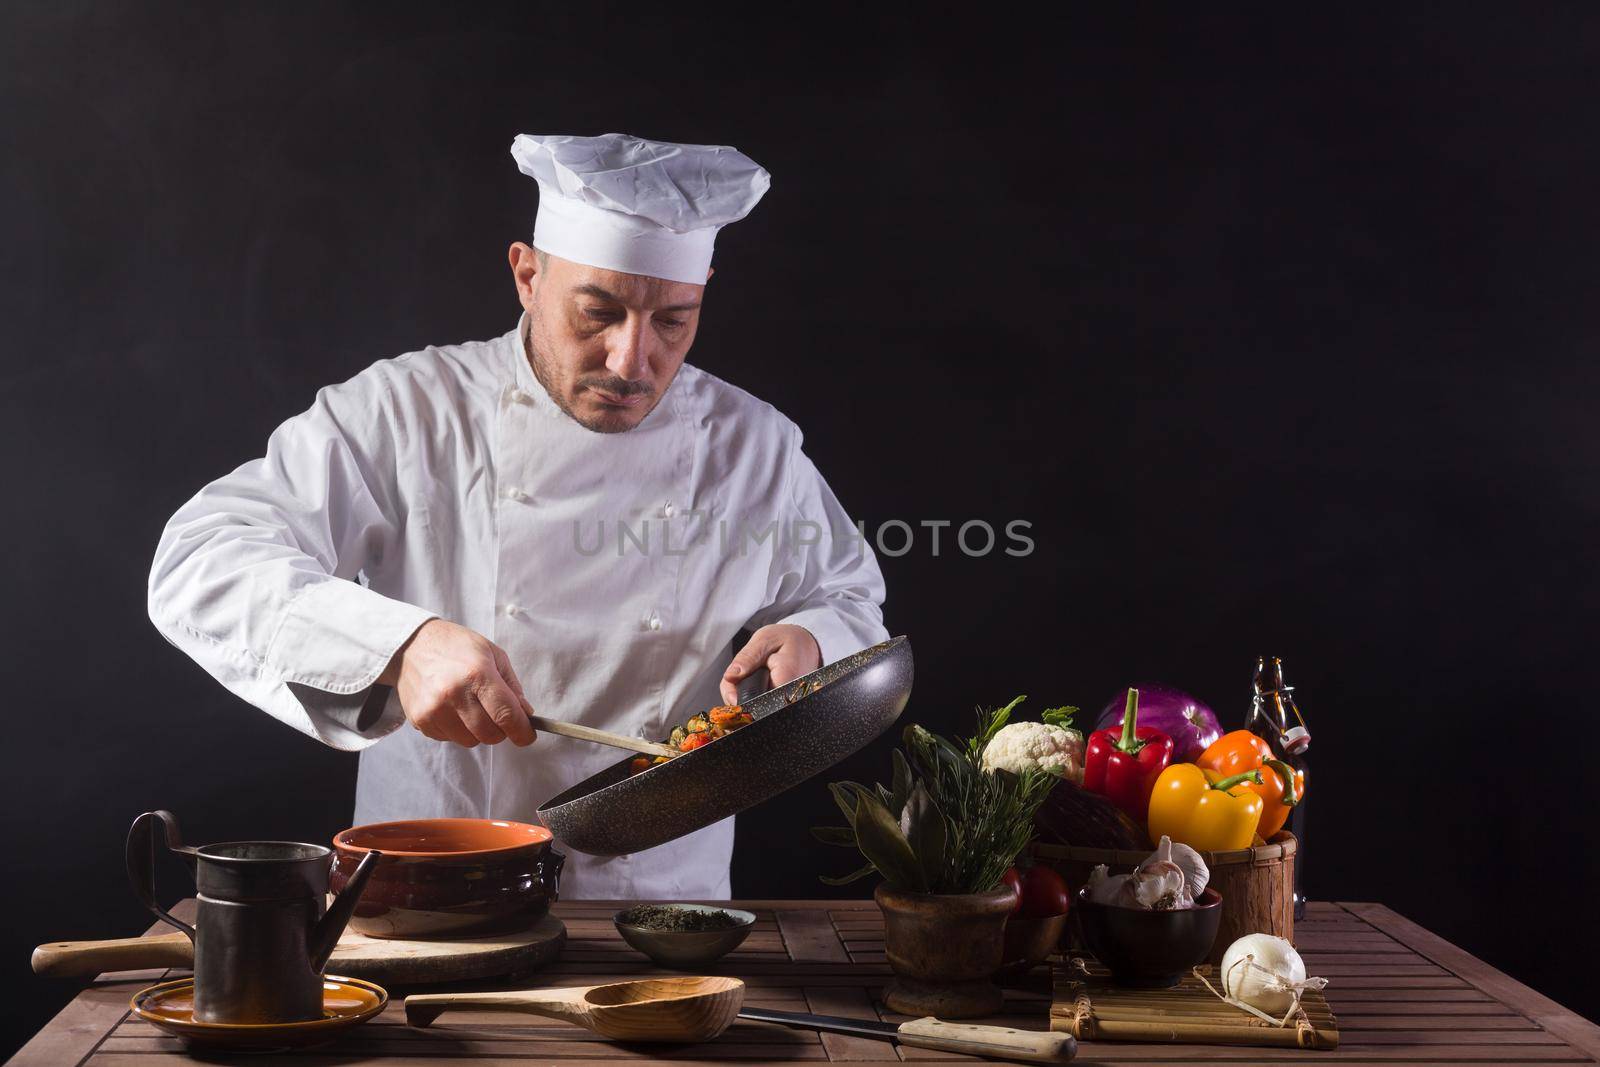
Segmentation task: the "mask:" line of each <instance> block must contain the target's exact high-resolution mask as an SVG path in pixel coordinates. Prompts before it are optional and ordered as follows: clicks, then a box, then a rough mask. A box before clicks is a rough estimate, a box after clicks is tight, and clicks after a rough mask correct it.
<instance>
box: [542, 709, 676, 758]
mask: <svg viewBox="0 0 1600 1067" xmlns="http://www.w3.org/2000/svg"><path fill="white" fill-rule="evenodd" d="M528 721H529V722H531V723H533V728H534V729H535V730H548V731H549V732H550V733H553V734H559V735H561V736H562V737H571V738H574V739H576V740H578V741H593V742H594V743H595V744H597V745H610V746H611V747H612V748H625V749H627V750H628V751H629V752H643V753H644V754H645V755H647V756H681V755H683V753H681V752H679V751H678V750H677V749H675V748H673V747H672V746H671V745H663V744H661V743H660V742H657V741H646V740H645V739H644V738H642V737H627V736H625V735H623V734H613V733H610V732H608V731H605V730H596V729H595V728H594V727H592V726H579V725H578V724H577V723H575V722H562V721H561V720H560V719H547V718H545V717H544V716H543V715H529V716H528Z"/></svg>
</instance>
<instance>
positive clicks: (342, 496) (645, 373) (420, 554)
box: [149, 134, 887, 899]
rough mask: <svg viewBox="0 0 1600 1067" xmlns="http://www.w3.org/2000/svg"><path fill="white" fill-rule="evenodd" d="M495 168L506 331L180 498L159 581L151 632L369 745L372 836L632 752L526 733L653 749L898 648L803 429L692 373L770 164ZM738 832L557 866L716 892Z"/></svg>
mask: <svg viewBox="0 0 1600 1067" xmlns="http://www.w3.org/2000/svg"><path fill="white" fill-rule="evenodd" d="M511 154H512V156H513V157H514V158H515V160H516V162H517V166H518V167H519V168H520V169H521V170H522V172H523V173H525V174H527V175H529V176H531V177H532V178H533V179H534V180H535V181H536V182H537V183H538V186H539V208H538V215H537V218H536V221H535V223H534V233H533V245H532V246H529V245H527V244H524V243H522V242H517V243H514V244H513V245H512V246H511V248H510V253H509V259H510V267H511V275H512V280H513V282H514V283H515V286H516V291H517V296H518V299H519V300H520V302H521V304H522V309H523V314H522V316H521V318H520V319H519V321H518V323H517V325H516V327H515V328H514V329H512V330H510V331H508V332H506V333H505V334H503V335H501V336H500V337H497V338H494V339H493V340H488V341H480V342H472V343H468V344H460V345H449V346H444V347H429V348H426V349H423V350H421V351H417V352H410V353H407V354H405V355H402V356H399V357H398V358H395V359H389V360H384V361H381V362H379V363H375V364H373V365H372V366H371V367H368V368H367V369H366V370H364V371H362V372H361V373H360V374H357V375H356V376H355V377H354V378H352V379H350V380H349V381H347V382H345V383H343V384H342V385H334V386H329V387H327V388H324V389H322V390H321V391H320V392H319V393H318V394H317V397H316V401H315V403H313V404H312V406H311V408H310V410H308V411H306V412H305V413H303V414H301V415H297V416H295V417H294V418H291V419H289V420H288V421H287V422H285V423H283V424H282V425H281V426H279V427H278V428H277V430H276V431H274V433H273V434H272V436H271V438H270V439H269V440H268V442H267V449H266V455H265V456H264V457H262V458H261V459H257V460H253V461H251V462H249V463H246V464H244V465H243V466H242V467H240V468H238V469H237V470H235V471H234V472H233V473H232V474H228V475H226V476H224V477H222V478H220V479H218V480H217V481H215V482H212V483H211V484H210V485H208V486H206V487H205V488H204V489H202V490H200V492H199V493H198V494H197V495H196V496H195V497H194V498H193V499H191V500H190V501H189V502H188V503H186V504H184V505H183V507H181V508H180V509H179V510H178V512H177V514H176V515H174V516H173V517H172V520H171V521H170V522H169V523H168V524H167V527H166V529H165V530H164V531H163V533H162V536H161V540H160V544H159V546H158V547H157V549H156V557H155V562H154V565H153V567H152V569H151V573H150V586H149V610H150V617H151V619H152V620H153V621H154V623H155V624H156V626H157V627H158V628H159V629H160V631H161V633H162V634H163V635H164V636H165V637H166V638H167V640H169V641H170V642H172V643H173V644H174V645H176V646H177V647H178V648H180V649H182V650H183V651H184V652H186V653H187V654H188V655H189V656H191V657H192V658H194V659H195V660H196V661H197V662H198V663H199V664H200V665H201V666H202V667H204V668H205V669H206V670H207V671H209V672H210V673H211V674H212V676H214V677H215V678H216V679H217V680H218V681H220V682H221V683H222V684H223V685H225V686H226V687H227V688H228V689H229V690H231V691H232V692H233V693H235V694H237V695H238V696H240V697H242V698H243V699H245V700H248V701H249V702H250V703H252V704H255V705H256V706H258V707H260V708H262V709H263V710H264V711H266V712H267V713H269V714H271V715H273V716H275V717H276V718H278V719H280V720H282V721H283V722H286V723H288V724H289V725H291V726H293V727H295V728H296V729H298V730H300V731H302V732H304V733H306V734H309V735H310V736H312V737H314V738H316V739H317V740H319V741H322V742H324V743H325V744H328V745H331V746H333V747H334V748H339V749H346V750H360V752H361V760H360V769H359V775H358V779H357V785H356V810H355V822H356V823H357V824H362V823H369V822H381V821H385V820H392V819H407V818H424V817H434V816H465V817H476V818H486V817H492V818H503V819H516V820H526V821H534V820H535V812H536V809H537V808H538V807H539V805H540V804H541V803H543V802H544V801H546V800H548V799H550V798H551V797H554V796H555V795H556V794H558V793H560V792H561V791H563V790H565V789H567V788H568V787H570V786H572V785H574V784H576V783H577V782H579V781H580V780H582V779H584V778H586V777H588V776H589V775H591V774H594V773H596V772H597V771H599V770H601V769H603V768H605V767H606V766H609V765H611V764H613V763H615V762H616V761H617V759H618V758H619V754H618V753H617V752H616V751H615V750H614V749H608V748H603V747H601V746H598V745H593V744H587V743H584V742H581V741H573V740H569V739H567V738H564V737H557V736H553V735H550V734H548V733H547V734H545V735H543V736H540V737H539V738H538V739H537V743H534V742H535V737H534V731H533V728H532V727H531V725H530V724H529V722H528V716H529V715H530V714H539V715H543V716H547V717H549V718H553V719H562V720H566V721H568V722H574V723H581V724H584V725H587V726H593V727H598V728H601V729H605V730H610V731H613V732H616V733H622V734H629V735H633V736H642V737H648V738H654V739H659V738H664V737H666V735H667V734H668V733H669V732H670V731H671V729H672V727H673V726H675V725H677V724H679V723H681V722H683V721H684V720H685V719H687V718H688V717H689V716H690V715H692V714H694V713H695V712H699V711H704V710H706V709H707V708H709V707H711V706H713V705H715V704H718V703H732V702H734V697H735V687H736V686H737V685H738V684H739V683H740V682H741V681H749V680H752V679H755V678H756V677H757V676H758V675H759V673H760V671H761V670H763V669H765V670H767V671H769V672H770V677H771V681H772V684H774V685H777V684H782V683H783V682H785V681H788V680H790V679H791V678H795V677H798V676H800V675H802V674H805V673H808V672H809V671H811V670H813V669H815V668H817V667H818V666H821V665H822V664H824V663H828V662H832V661H834V660H837V659H840V658H842V657H844V656H846V655H848V654H850V653H852V652H855V651H857V650H859V649H861V648H864V647H866V646H868V645H871V644H874V643H876V642H878V641H881V640H884V639H885V638H886V637H887V633H886V632H885V630H884V628H883V623H882V610H881V605H882V603H883V598H884V587H883V578H882V575H881V574H880V572H879V569H878V565H877V561H876V559H875V558H874V556H873V554H872V550H871V548H870V547H868V545H867V544H866V540H865V538H863V537H861V536H860V534H859V532H858V527H856V525H855V524H854V523H853V522H852V520H851V519H850V518H849V516H848V515H847V514H846V513H845V512H844V510H843V508H842V507H841V506H840V504H839V502H838V500H837V499H836V498H835V497H834V495H833V494H832V493H831V492H830V491H829V489H828V486H827V483H826V482H824V481H823V479H822V476H821V475H820V474H819V473H818V471H817V468H816V467H815V466H814V465H813V464H812V462H811V460H810V459H809V458H807V456H806V454H805V453H804V452H803V451H802V450H801V447H800V446H801V434H800V431H799V429H798V428H797V427H796V426H795V424H794V423H792V422H790V421H789V420H788V419H787V418H785V417H784V416H783V415H781V414H779V412H778V411H777V410H775V409H774V408H773V407H772V406H770V405H769V404H766V403H764V402H762V401H760V400H758V399H756V398H755V397H753V396H751V395H750V394H749V393H746V392H744V391H743V390H741V389H739V388H738V387H736V386H734V385H731V384H729V383H727V382H724V381H722V380H720V379H718V378H716V377H713V376H712V375H710V374H707V373H706V372H705V371H702V370H699V369H698V368H696V367H693V366H691V365H689V364H687V363H685V362H684V359H685V357H686V356H687V355H688V353H689V349H690V347H691V345H692V344H693V343H694V339H695V334H696V332H697V330H698V328H699V325H700V321H701V315H702V312H703V311H704V305H705V300H706V295H707V293H708V283H709V281H710V279H711V276H712V273H713V272H712V268H711V256H712V244H713V241H714V240H715V238H716V235H717V232H718V231H719V230H720V229H721V228H722V227H723V226H725V225H727V224H728V223H731V222H734V221H737V220H738V219H741V218H743V217H744V216H745V215H746V214H748V213H749V212H750V210H751V209H752V208H754V207H755V205H756V203H757V201H759V200H760V199H761V197H762V195H763V194H764V193H765V192H766V191H767V188H768V186H769V184H770V178H769V176H768V174H767V172H766V171H765V170H763V169H762V168H761V167H760V166H758V165H757V164H756V163H755V162H753V161H752V160H751V159H749V158H748V157H747V156H745V155H743V154H741V153H740V152H738V151H736V150H734V149H732V148H727V147H720V146H711V145H687V144H668V143H662V142H656V141H647V140H642V139H640V138H637V137H631V136H626V135H623V134H606V135H604V136H600V137H570V136H535V135H527V134H524V135H522V136H519V137H517V138H516V140H515V141H514V143H513V145H512V149H511ZM741 631H749V632H750V634H751V636H750V637H749V639H748V640H747V641H746V642H745V643H744V644H743V645H742V647H741V648H740V649H739V650H738V652H737V654H736V655H735V654H733V645H734V641H735V638H736V636H737V635H738V634H739V633H740V632H741ZM507 742H509V743H507ZM733 836H734V835H733V820H732V819H728V820H724V821H723V822H720V823H717V824H714V825H712V826H710V827H707V828H706V829H704V830H701V831H699V832H697V833H695V834H691V835H689V836H687V837H684V838H681V839H679V840H677V841H674V842H672V843H670V844H668V845H664V846H661V847H660V848H658V849H652V850H650V851H648V852H642V853H638V854H635V855H624V856H614V857H592V856H584V855H580V854H577V853H569V856H568V865H567V869H566V873H565V874H564V876H563V882H562V891H563V895H565V896H571V897H575V898H600V897H605V898H644V897H654V898H664V899H671V898H713V899H722V898H726V897H728V896H729V894H730V887H729V881H728V863H729V858H730V855H731V852H732V848H733Z"/></svg>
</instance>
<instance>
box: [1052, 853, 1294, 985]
mask: <svg viewBox="0 0 1600 1067" xmlns="http://www.w3.org/2000/svg"><path fill="white" fill-rule="evenodd" d="M1152 851H1153V850H1152V849H1137V850H1134V849H1109V848H1071V847H1068V846H1064V845H1045V844H1035V845H1034V846H1033V848H1032V849H1031V852H1032V854H1033V857H1034V859H1035V860H1036V861H1037V862H1040V863H1044V864H1046V865H1048V866H1050V867H1053V868H1055V870H1056V872H1057V873H1058V874H1060V875H1061V877H1062V878H1064V879H1066V882H1067V887H1068V888H1069V889H1070V890H1071V891H1072V892H1073V893H1074V894H1076V893H1077V891H1078V890H1079V889H1080V888H1081V887H1082V886H1083V884H1084V882H1086V881H1088V879H1089V872H1090V871H1091V870H1092V869H1093V868H1095V867H1096V866H1098V865H1099V864H1102V863H1104V864H1105V865H1106V866H1108V867H1110V868H1111V873H1112V874H1127V873H1128V872H1129V871H1131V870H1133V869H1134V868H1135V867H1137V866H1139V864H1140V863H1142V862H1144V860H1145V859H1146V858H1147V857H1148V856H1149V855H1150V853H1151V852H1152ZM1294 851H1295V839H1294V835H1293V834H1291V833H1290V832H1289V831H1287V830H1280V831H1279V832H1278V833H1276V834H1273V835H1272V839H1271V840H1270V841H1268V842H1267V843H1266V844H1264V845H1258V846H1256V847H1255V848H1240V849H1233V850H1231V851H1228V852H1202V853H1200V856H1201V858H1202V859H1204V860H1205V861H1206V866H1207V867H1209V868H1211V883H1210V884H1211V887H1212V888H1213V889H1215V890H1216V891H1217V892H1218V893H1221V894H1222V923H1221V925H1220V927H1219V928H1218V929H1217V940H1216V942H1215V944H1213V945H1212V947H1211V956H1210V962H1211V963H1212V964H1213V965H1217V964H1220V963H1221V962H1222V954H1223V953H1224V952H1226V951H1228V946H1229V945H1231V944H1233V943H1234V942H1235V941H1237V940H1238V939H1239V938H1241V937H1243V936H1244V935H1245V934H1276V935H1277V936H1278V937H1281V938H1284V939H1285V940H1287V941H1290V942H1293V941H1294ZM1068 930H1069V935H1068V936H1070V937H1072V938H1073V945H1074V947H1078V948H1081V947H1082V945H1083V942H1082V939H1081V937H1080V935H1079V934H1078V926H1077V923H1076V922H1070V923H1069V924H1068Z"/></svg>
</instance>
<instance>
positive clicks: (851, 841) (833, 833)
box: [811, 826, 856, 848]
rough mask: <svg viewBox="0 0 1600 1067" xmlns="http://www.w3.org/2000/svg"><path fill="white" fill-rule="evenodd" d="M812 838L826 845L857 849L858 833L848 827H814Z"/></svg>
mask: <svg viewBox="0 0 1600 1067" xmlns="http://www.w3.org/2000/svg"><path fill="white" fill-rule="evenodd" d="M811 836H812V837H815V838H816V839H817V840H818V841H821V842H822V843H823V844H824V845H842V846H843V847H845V848H855V847H856V832H855V831H854V830H852V829H850V827H848V826H813V827H812V828H811Z"/></svg>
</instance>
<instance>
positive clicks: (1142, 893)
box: [1128, 837, 1194, 911]
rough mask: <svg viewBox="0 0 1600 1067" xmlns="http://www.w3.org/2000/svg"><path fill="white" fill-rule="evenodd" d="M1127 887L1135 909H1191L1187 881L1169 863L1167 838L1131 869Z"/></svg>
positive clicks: (1168, 842)
mask: <svg viewBox="0 0 1600 1067" xmlns="http://www.w3.org/2000/svg"><path fill="white" fill-rule="evenodd" d="M1128 885H1129V889H1130V892H1131V893H1132V894H1133V899H1134V900H1135V901H1136V902H1137V906H1138V907H1141V908H1148V909H1150V910H1152V911H1171V910H1173V909H1174V908H1192V907H1194V897H1193V896H1192V895H1191V894H1190V893H1189V892H1188V878H1187V877H1186V876H1185V875H1184V871H1183V868H1182V867H1180V866H1178V865H1177V864H1176V863H1174V862H1172V839H1171V838H1170V837H1163V838H1162V839H1161V844H1159V845H1157V846H1156V850H1155V852H1153V853H1151V855H1150V856H1149V858H1147V859H1146V860H1145V861H1144V862H1143V863H1141V864H1139V866H1137V867H1135V868H1134V869H1133V874H1132V875H1131V876H1130V877H1129V879H1128Z"/></svg>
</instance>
